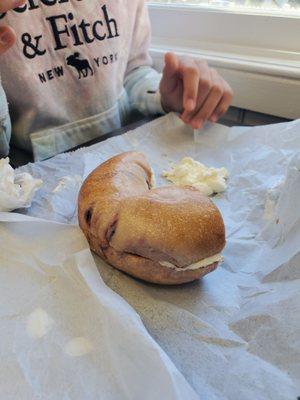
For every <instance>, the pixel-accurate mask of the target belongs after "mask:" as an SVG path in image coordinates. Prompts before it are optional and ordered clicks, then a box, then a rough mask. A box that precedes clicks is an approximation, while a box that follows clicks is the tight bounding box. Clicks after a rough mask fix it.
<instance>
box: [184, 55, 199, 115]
mask: <svg viewBox="0 0 300 400" xmlns="http://www.w3.org/2000/svg"><path fill="white" fill-rule="evenodd" d="M179 71H180V75H181V79H182V83H183V109H184V111H187V112H191V111H193V110H194V109H195V107H196V102H197V96H198V87H199V79H200V73H199V68H198V65H197V64H196V62H195V61H194V60H193V59H190V58H186V59H183V60H181V62H180V67H179Z"/></svg>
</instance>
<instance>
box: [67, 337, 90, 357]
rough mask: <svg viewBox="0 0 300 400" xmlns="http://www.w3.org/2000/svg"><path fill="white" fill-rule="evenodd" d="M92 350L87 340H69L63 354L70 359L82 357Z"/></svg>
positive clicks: (80, 338) (81, 338)
mask: <svg viewBox="0 0 300 400" xmlns="http://www.w3.org/2000/svg"><path fill="white" fill-rule="evenodd" d="M92 350H93V345H92V343H91V342H90V340H89V339H86V338H84V337H77V338H74V339H71V340H70V341H69V342H68V343H67V344H66V347H65V353H66V354H67V355H68V356H70V357H82V356H84V355H86V354H88V353H91V352H92Z"/></svg>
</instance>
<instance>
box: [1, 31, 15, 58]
mask: <svg viewBox="0 0 300 400" xmlns="http://www.w3.org/2000/svg"><path fill="white" fill-rule="evenodd" d="M15 41H16V34H15V32H14V31H13V29H12V28H11V27H9V26H1V27H0V55H1V54H3V53H5V52H6V50H8V49H9V48H10V47H11V46H12V45H13V44H14V43H15Z"/></svg>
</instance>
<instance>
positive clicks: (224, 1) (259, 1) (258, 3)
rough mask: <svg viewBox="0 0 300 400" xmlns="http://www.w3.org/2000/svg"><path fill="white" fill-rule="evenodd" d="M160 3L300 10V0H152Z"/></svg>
mask: <svg viewBox="0 0 300 400" xmlns="http://www.w3.org/2000/svg"><path fill="white" fill-rule="evenodd" d="M151 3H158V4H181V5H187V6H189V5H210V6H218V7H223V8H226V7H227V8H250V9H258V10H283V11H288V12H289V11H290V12H294V11H296V12H299V11H300V0H151Z"/></svg>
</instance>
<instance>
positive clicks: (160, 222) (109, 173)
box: [78, 152, 225, 284]
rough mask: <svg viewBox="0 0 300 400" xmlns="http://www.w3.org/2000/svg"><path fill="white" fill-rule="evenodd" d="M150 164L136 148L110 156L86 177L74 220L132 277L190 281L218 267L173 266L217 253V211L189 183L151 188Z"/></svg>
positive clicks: (220, 231)
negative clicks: (170, 266) (187, 185)
mask: <svg viewBox="0 0 300 400" xmlns="http://www.w3.org/2000/svg"><path fill="white" fill-rule="evenodd" d="M151 176H152V173H151V168H150V166H149V165H148V163H147V160H146V158H145V156H144V155H143V154H141V153H136V152H128V153H123V154H120V155H118V156H116V157H113V158H111V159H110V160H108V161H106V162H105V163H104V164H102V165H100V166H99V167H98V168H96V169H95V170H94V171H93V172H92V173H91V174H90V175H89V176H88V178H87V179H86V180H85V182H84V183H83V185H82V188H81V190H80V193H79V200H78V218H79V225H80V227H81V229H82V230H83V232H84V234H85V236H86V237H87V239H88V241H89V244H90V247H91V249H92V250H93V251H94V252H95V253H97V254H98V255H99V256H100V257H101V258H103V259H104V260H105V261H107V262H108V263H109V264H111V265H113V266H114V267H116V268H118V269H119V270H122V271H124V272H126V273H127V274H130V275H132V276H134V277H136V278H139V279H143V280H145V281H149V282H154V283H159V284H179V283H184V282H189V281H193V280H195V279H198V278H200V277H202V276H204V275H206V274H207V273H209V272H211V271H212V270H214V269H215V268H216V267H217V263H214V264H211V265H209V266H207V267H202V268H199V269H197V270H186V271H178V270H172V269H170V268H168V267H165V266H162V265H160V264H159V262H161V261H167V262H170V263H172V264H173V265H175V266H176V267H178V268H184V267H186V266H188V265H190V264H193V263H195V262H197V261H199V260H202V259H205V258H208V257H211V256H213V255H215V254H218V253H220V252H221V251H222V250H223V248H224V246H225V228H224V223H223V219H222V216H221V214H220V212H219V210H218V209H217V207H216V206H215V205H214V203H213V202H212V201H211V200H210V199H209V198H207V197H204V196H203V195H201V194H200V193H199V192H198V191H196V190H195V189H192V188H179V187H176V186H166V187H161V188H157V189H151V188H150V182H151Z"/></svg>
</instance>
